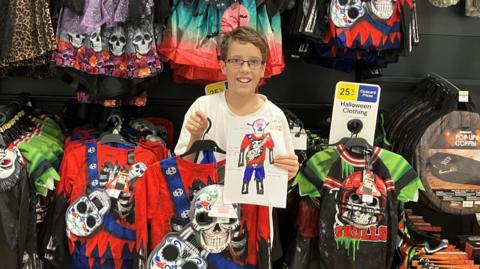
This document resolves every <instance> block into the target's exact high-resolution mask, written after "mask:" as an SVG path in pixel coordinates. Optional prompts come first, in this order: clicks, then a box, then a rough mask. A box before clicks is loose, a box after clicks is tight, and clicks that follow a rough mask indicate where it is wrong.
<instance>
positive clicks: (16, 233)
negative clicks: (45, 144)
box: [0, 146, 38, 269]
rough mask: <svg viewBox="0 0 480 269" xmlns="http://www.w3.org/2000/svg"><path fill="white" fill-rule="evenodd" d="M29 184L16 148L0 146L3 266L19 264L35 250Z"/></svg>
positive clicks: (13, 266) (8, 266)
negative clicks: (1, 147) (0, 147)
mask: <svg viewBox="0 0 480 269" xmlns="http://www.w3.org/2000/svg"><path fill="white" fill-rule="evenodd" d="M32 186H33V184H32V182H31V180H30V178H29V177H28V175H27V171H26V169H25V163H24V160H23V158H22V156H21V155H20V152H19V151H18V149H17V148H16V147H14V146H12V147H9V148H7V149H0V206H1V207H2V209H1V211H2V213H1V214H0V253H2V267H4V268H12V269H15V268H22V267H23V265H24V262H25V261H26V262H27V263H31V262H32V259H33V257H34V255H36V253H37V252H36V248H37V245H36V244H37V231H36V226H35V223H36V221H35V219H36V217H35V202H34V201H35V190H34V189H33V187H32ZM37 259H38V258H37Z"/></svg>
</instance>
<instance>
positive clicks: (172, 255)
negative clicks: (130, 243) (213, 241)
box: [147, 227, 207, 269]
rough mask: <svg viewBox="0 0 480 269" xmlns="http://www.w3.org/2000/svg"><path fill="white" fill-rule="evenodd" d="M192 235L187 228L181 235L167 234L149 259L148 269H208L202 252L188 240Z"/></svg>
mask: <svg viewBox="0 0 480 269" xmlns="http://www.w3.org/2000/svg"><path fill="white" fill-rule="evenodd" d="M191 233H192V228H191V227H187V228H186V229H184V230H183V231H182V232H181V233H169V234H167V235H166V236H165V238H164V239H163V240H162V242H161V243H160V244H158V246H157V247H156V248H155V249H154V250H153V251H152V253H151V254H150V256H149V257H148V260H147V268H148V269H163V268H184V269H187V268H188V269H207V263H206V261H205V259H204V258H203V257H202V255H201V253H200V251H199V250H198V249H197V248H196V247H195V246H194V244H192V243H190V242H189V240H188V239H187V238H188V237H189V236H190V235H191Z"/></svg>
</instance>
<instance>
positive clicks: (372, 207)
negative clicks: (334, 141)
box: [295, 145, 423, 268]
mask: <svg viewBox="0 0 480 269" xmlns="http://www.w3.org/2000/svg"><path fill="white" fill-rule="evenodd" d="M362 157H363V156H362ZM369 164H370V165H371V168H368V167H369ZM369 164H368V163H367V162H366V161H365V159H363V158H360V159H359V158H356V157H354V156H352V155H351V154H350V153H349V152H348V151H347V150H346V149H345V147H344V146H343V145H338V146H337V147H336V148H329V149H326V150H324V151H321V152H319V153H316V154H315V155H313V156H312V157H311V158H310V159H309V160H308V161H307V163H306V165H304V166H303V168H302V169H301V171H300V173H299V174H298V175H297V177H296V179H295V183H296V184H299V187H300V193H301V195H309V196H313V197H320V198H319V199H320V207H319V208H320V211H319V217H318V235H319V237H318V253H316V254H315V255H318V257H319V261H318V262H319V264H320V268H334V267H340V268H354V267H371V268H392V262H393V257H394V253H395V248H396V234H397V230H398V202H399V201H403V202H406V201H412V200H413V201H415V200H416V199H417V195H418V193H417V191H418V190H419V189H420V190H423V186H422V183H421V181H420V178H418V176H417V174H416V172H415V171H414V170H413V169H412V168H411V166H410V165H409V164H408V163H407V162H406V161H405V160H404V159H403V158H402V157H401V156H399V155H397V154H395V153H392V152H389V151H387V150H383V149H380V148H377V147H374V150H373V153H372V154H371V158H370V162H369ZM332 216H334V217H332Z"/></svg>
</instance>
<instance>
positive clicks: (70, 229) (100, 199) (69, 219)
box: [65, 190, 110, 237]
mask: <svg viewBox="0 0 480 269" xmlns="http://www.w3.org/2000/svg"><path fill="white" fill-rule="evenodd" d="M109 209H110V198H109V197H108V195H107V194H106V193H105V192H104V191H100V190H96V191H93V192H92V193H90V195H88V197H87V196H85V195H83V196H80V198H78V199H77V200H76V201H75V202H74V203H73V204H71V205H70V206H69V207H68V209H67V213H66V214H65V221H66V223H67V235H70V233H72V234H74V235H76V236H80V237H85V236H89V235H91V234H92V233H93V232H94V231H95V230H96V229H97V228H98V227H100V225H102V222H103V216H104V215H105V214H106V213H107V212H108V211H109Z"/></svg>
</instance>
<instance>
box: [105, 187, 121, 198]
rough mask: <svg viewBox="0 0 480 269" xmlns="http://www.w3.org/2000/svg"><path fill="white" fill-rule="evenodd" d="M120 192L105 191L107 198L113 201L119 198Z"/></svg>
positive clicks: (114, 190)
mask: <svg viewBox="0 0 480 269" xmlns="http://www.w3.org/2000/svg"><path fill="white" fill-rule="evenodd" d="M120 192H121V191H120V190H116V189H107V193H108V196H110V197H112V198H115V199H118V197H120Z"/></svg>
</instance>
